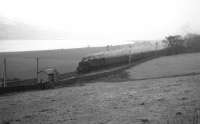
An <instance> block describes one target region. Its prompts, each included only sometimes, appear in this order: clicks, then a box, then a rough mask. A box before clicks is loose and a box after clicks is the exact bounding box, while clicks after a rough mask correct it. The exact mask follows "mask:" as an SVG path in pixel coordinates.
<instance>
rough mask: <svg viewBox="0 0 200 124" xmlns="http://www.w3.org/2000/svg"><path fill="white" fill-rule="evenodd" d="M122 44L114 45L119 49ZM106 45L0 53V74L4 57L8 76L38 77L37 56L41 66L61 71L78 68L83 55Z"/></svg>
mask: <svg viewBox="0 0 200 124" xmlns="http://www.w3.org/2000/svg"><path fill="white" fill-rule="evenodd" d="M120 47H122V46H112V47H110V49H118V48H120ZM105 50H106V48H105V47H91V48H77V49H62V50H49V51H30V52H11V53H0V75H1V73H2V67H3V57H6V58H7V73H8V78H10V79H12V78H19V79H28V78H34V77H36V74H35V72H36V57H37V56H38V57H39V58H40V59H39V68H40V70H41V69H44V68H46V67H55V68H56V69H58V71H59V72H60V73H67V72H72V71H75V70H76V67H77V66H78V62H79V61H80V60H81V58H82V57H83V56H86V55H88V54H91V53H96V52H100V51H105Z"/></svg>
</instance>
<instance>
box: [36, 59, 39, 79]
mask: <svg viewBox="0 0 200 124" xmlns="http://www.w3.org/2000/svg"><path fill="white" fill-rule="evenodd" d="M36 61H37V65H36V66H37V67H36V79H37V83H38V82H39V79H38V78H39V76H38V75H39V57H36Z"/></svg>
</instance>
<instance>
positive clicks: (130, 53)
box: [128, 45, 132, 64]
mask: <svg viewBox="0 0 200 124" xmlns="http://www.w3.org/2000/svg"><path fill="white" fill-rule="evenodd" d="M129 49H130V50H129V60H128V63H129V64H131V56H132V49H131V45H129Z"/></svg>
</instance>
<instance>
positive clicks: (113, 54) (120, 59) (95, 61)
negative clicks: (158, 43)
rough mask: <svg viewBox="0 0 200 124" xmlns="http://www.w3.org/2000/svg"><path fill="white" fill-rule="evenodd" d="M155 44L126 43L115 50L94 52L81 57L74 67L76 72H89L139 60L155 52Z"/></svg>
mask: <svg viewBox="0 0 200 124" xmlns="http://www.w3.org/2000/svg"><path fill="white" fill-rule="evenodd" d="M156 49H159V48H156V47H155V45H152V44H145V45H137V47H136V46H131V45H127V46H125V47H123V48H121V49H117V50H111V51H109V50H107V51H103V52H99V53H94V54H91V55H88V56H85V57H83V58H82V60H81V61H80V62H79V63H78V67H77V69H76V71H77V73H79V74H82V73H89V72H93V71H97V70H101V69H106V68H111V67H116V66H120V65H125V64H130V62H131V63H133V62H137V61H139V60H142V59H145V58H147V57H151V56H153V55H154V54H155V51H156Z"/></svg>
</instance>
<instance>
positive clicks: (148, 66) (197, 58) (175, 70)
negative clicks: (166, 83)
mask: <svg viewBox="0 0 200 124" xmlns="http://www.w3.org/2000/svg"><path fill="white" fill-rule="evenodd" d="M127 72H128V73H129V75H130V78H131V79H143V78H154V77H166V76H173V75H180V74H188V73H193V72H195V73H200V53H193V54H180V55H174V56H167V57H161V58H158V59H154V60H151V61H148V62H145V63H142V64H140V65H138V66H137V67H133V68H130V69H128V70H127Z"/></svg>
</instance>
